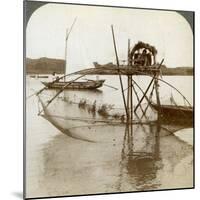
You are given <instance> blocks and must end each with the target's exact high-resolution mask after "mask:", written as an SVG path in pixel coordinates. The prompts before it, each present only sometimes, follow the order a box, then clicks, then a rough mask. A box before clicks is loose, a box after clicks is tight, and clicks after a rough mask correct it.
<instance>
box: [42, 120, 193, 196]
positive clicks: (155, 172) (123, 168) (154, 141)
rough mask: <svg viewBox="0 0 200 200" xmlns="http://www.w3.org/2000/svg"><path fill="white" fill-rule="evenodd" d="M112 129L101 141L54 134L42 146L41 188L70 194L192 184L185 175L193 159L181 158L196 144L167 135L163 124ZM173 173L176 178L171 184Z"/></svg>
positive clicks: (55, 192) (188, 172)
mask: <svg viewBox="0 0 200 200" xmlns="http://www.w3.org/2000/svg"><path fill="white" fill-rule="evenodd" d="M109 134H110V135H114V139H112V140H108V142H99V143H98V142H97V143H89V142H85V141H81V140H77V139H72V138H70V137H68V136H66V135H57V136H56V137H54V138H53V139H52V140H51V141H50V142H49V143H48V144H46V146H45V147H44V149H43V157H44V163H43V164H44V173H43V174H42V175H41V177H42V180H41V188H43V189H45V191H46V192H48V193H52V194H54V195H55V194H58V195H71V194H92V193H107V192H108V193H109V192H120V191H136V190H140V191H142V190H153V189H162V188H165V187H167V188H174V187H177V186H178V187H179V186H180V185H181V186H182V185H184V186H186V187H188V186H191V184H192V176H189V175H188V176H187V175H186V174H190V175H191V173H192V172H191V171H192V162H191V163H190V164H189V165H188V163H185V162H184V161H183V162H182V160H184V158H187V157H188V156H191V155H192V147H191V146H190V145H187V144H186V143H184V142H182V141H180V140H178V139H177V138H176V137H175V136H173V135H167V134H169V133H167V131H165V130H163V129H162V128H161V126H160V124H159V123H152V124H148V125H147V124H144V125H143V124H140V125H135V124H134V125H132V126H130V125H129V126H126V127H124V132H120V133H118V134H117V135H115V133H114V132H109ZM120 136H121V137H120ZM120 147H121V148H120ZM191 159H192V157H191ZM181 162H182V163H181ZM180 163H181V170H182V171H181V170H179V171H178V172H177V171H176V166H178V165H179V164H180ZM179 167H180V166H179ZM183 169H184V170H185V169H186V171H184V170H183ZM180 171H181V173H183V174H180ZM185 173H186V174H185ZM177 174H178V176H177ZM169 177H173V179H172V180H175V179H177V178H178V181H177V182H173V184H172V183H169ZM180 183H182V184H180ZM166 184H167V186H166Z"/></svg>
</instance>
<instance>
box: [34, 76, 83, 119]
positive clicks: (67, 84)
mask: <svg viewBox="0 0 200 200" xmlns="http://www.w3.org/2000/svg"><path fill="white" fill-rule="evenodd" d="M83 76H85V75H81V76H79V77H78V78H75V79H74V80H72V81H69V82H67V83H66V85H64V86H63V87H62V89H61V90H60V91H59V92H57V94H56V95H55V96H54V97H53V98H51V99H50V100H49V101H48V103H47V104H46V106H44V108H43V109H42V110H41V111H40V112H39V113H38V115H40V114H41V113H42V111H43V110H45V109H46V108H47V107H48V106H49V105H50V104H51V103H52V102H53V100H54V99H55V98H56V97H57V96H58V95H59V94H60V93H61V92H62V91H63V90H64V89H65V88H66V87H67V86H69V85H71V84H72V83H73V82H74V81H76V80H78V79H80V78H82V77H83Z"/></svg>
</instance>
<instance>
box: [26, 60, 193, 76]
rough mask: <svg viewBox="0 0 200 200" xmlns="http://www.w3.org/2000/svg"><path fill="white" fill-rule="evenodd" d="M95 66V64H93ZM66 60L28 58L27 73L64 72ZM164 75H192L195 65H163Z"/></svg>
mask: <svg viewBox="0 0 200 200" xmlns="http://www.w3.org/2000/svg"><path fill="white" fill-rule="evenodd" d="M94 65H95V67H106V68H109V69H112V68H113V67H116V65H114V64H112V63H108V64H105V65H100V64H98V63H95V62H94ZM92 67H94V66H92ZM64 69H65V60H62V59H54V58H46V57H42V58H38V59H31V58H27V59H26V73H27V74H53V73H54V72H55V73H56V74H64ZM161 71H162V75H163V76H178V75H179V76H192V75H193V67H176V68H167V67H166V66H164V65H163V66H162V67H161Z"/></svg>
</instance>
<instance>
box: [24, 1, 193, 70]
mask: <svg viewBox="0 0 200 200" xmlns="http://www.w3.org/2000/svg"><path fill="white" fill-rule="evenodd" d="M75 18H77V20H76V22H75V25H74V27H73V29H72V32H71V34H70V36H69V39H68V42H67V56H66V58H67V72H68V73H69V72H73V71H76V70H80V69H83V68H86V67H92V66H93V62H98V63H100V64H105V63H108V62H113V63H116V61H115V53H114V47H113V40H112V33H111V25H113V26H114V32H115V38H116V43H117V50H118V56H119V59H120V60H125V59H127V48H128V39H130V40H131V46H134V44H136V43H137V42H138V41H143V42H145V43H149V44H151V45H153V46H155V47H156V49H157V50H158V55H157V62H160V61H161V60H162V58H164V59H165V60H164V64H165V65H166V66H167V67H178V66H191V67H192V66H193V33H192V30H191V28H190V25H189V24H188V22H187V21H186V20H185V19H184V17H183V16H181V15H180V14H178V13H177V12H175V11H158V10H144V9H127V8H111V7H94V6H81V5H80V6H79V5H68V4H54V3H50V4H47V5H44V6H42V7H40V8H39V9H37V10H36V11H35V12H34V13H33V15H32V16H31V18H30V20H29V22H28V25H27V29H26V45H27V46H26V55H27V57H29V58H40V57H49V58H58V59H65V36H66V29H69V28H70V27H71V25H72V23H73V21H74V19H75Z"/></svg>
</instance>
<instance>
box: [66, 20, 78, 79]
mask: <svg viewBox="0 0 200 200" xmlns="http://www.w3.org/2000/svg"><path fill="white" fill-rule="evenodd" d="M76 19H77V17H76V18H75V19H74V21H73V23H72V25H71V27H70V29H69V30H68V29H66V36H65V67H64V82H65V77H66V72H67V42H68V39H69V35H70V33H71V31H72V28H73V26H74V24H75V22H76Z"/></svg>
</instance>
